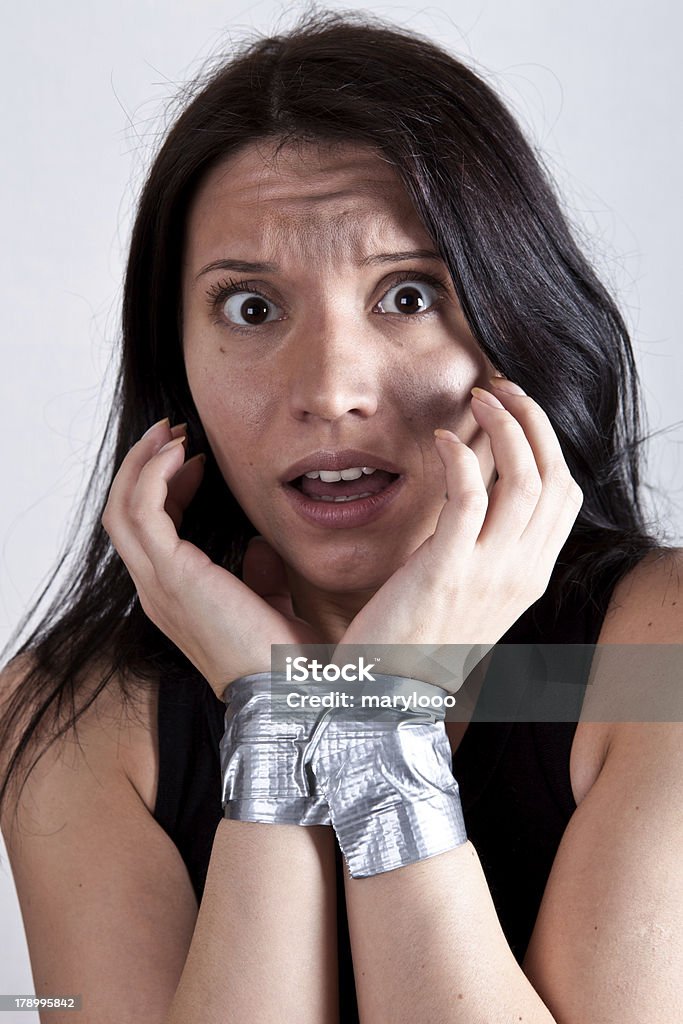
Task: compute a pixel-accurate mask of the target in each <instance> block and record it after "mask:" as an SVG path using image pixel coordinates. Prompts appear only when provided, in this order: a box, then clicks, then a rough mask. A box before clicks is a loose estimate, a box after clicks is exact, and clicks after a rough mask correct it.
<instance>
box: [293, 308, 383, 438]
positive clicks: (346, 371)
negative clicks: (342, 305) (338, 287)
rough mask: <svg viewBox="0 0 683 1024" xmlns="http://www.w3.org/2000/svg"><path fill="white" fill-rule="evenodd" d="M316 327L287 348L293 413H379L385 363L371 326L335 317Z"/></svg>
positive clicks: (323, 416)
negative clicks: (380, 388) (372, 335)
mask: <svg viewBox="0 0 683 1024" xmlns="http://www.w3.org/2000/svg"><path fill="white" fill-rule="evenodd" d="M316 327H317V329H316V328H312V329H310V330H307V331H306V332H305V333H302V335H301V336H300V337H297V338H295V339H292V348H289V347H288V352H287V355H286V360H287V371H288V374H287V375H288V383H289V388H288V391H289V404H290V411H291V414H292V416H293V417H294V418H295V419H298V420H308V419H320V420H326V421H328V422H333V421H335V420H338V419H340V418H341V417H343V416H345V415H346V414H347V413H350V414H353V415H354V416H360V417H362V418H367V417H369V416H372V415H374V413H375V412H376V411H377V406H378V383H379V378H380V374H381V367H380V366H379V365H378V355H377V354H376V352H375V349H374V348H373V345H372V341H371V338H370V337H369V334H368V331H367V328H365V330H364V329H363V326H362V325H360V324H358V323H356V324H353V323H350V322H349V320H348V319H344V318H340V317H333V316H332V315H330V316H328V317H326V318H325V319H324V320H323V321H321V320H318V322H317V325H316ZM370 333H371V332H370Z"/></svg>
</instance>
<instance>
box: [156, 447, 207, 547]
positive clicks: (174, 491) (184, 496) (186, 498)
mask: <svg viewBox="0 0 683 1024" xmlns="http://www.w3.org/2000/svg"><path fill="white" fill-rule="evenodd" d="M205 462H206V456H205V455H204V453H203V452H200V453H199V454H198V455H193V456H192V458H191V459H188V460H187V462H184V463H183V465H182V466H181V467H180V469H179V470H178V472H177V473H175V475H174V476H172V477H171V479H170V480H169V481H168V497H167V499H166V506H165V507H166V511H167V512H168V514H169V516H170V517H171V519H172V520H173V525H174V526H175V528H176V530H179V529H180V526H181V524H182V521H183V513H184V512H185V509H186V508H187V506H188V505H189V504H190V502H191V501H192V499H193V498H194V496H195V494H196V493H197V489H198V487H199V485H200V483H201V482H202V477H203V475H204V463H205Z"/></svg>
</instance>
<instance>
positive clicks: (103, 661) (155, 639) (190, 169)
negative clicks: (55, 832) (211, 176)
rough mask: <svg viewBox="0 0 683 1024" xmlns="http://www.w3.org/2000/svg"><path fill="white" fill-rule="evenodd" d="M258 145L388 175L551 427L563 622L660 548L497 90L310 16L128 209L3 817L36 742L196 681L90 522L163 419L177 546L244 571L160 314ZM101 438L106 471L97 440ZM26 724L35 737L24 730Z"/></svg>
mask: <svg viewBox="0 0 683 1024" xmlns="http://www.w3.org/2000/svg"><path fill="white" fill-rule="evenodd" d="M264 138H268V139H272V140H276V141H278V142H280V143H281V144H282V145H284V144H285V143H287V142H289V141H294V140H296V141H309V140H310V141H314V140H321V141H344V140H346V141H353V142H366V143H369V144H371V145H373V146H375V147H376V148H377V149H378V150H379V151H381V153H382V154H383V156H384V158H385V159H388V160H389V161H390V162H391V163H392V164H393V165H394V166H395V168H396V170H397V172H398V173H399V175H400V177H401V179H402V181H403V184H404V186H405V188H406V190H407V192H408V194H409V195H410V197H411V199H412V201H413V203H414V205H415V207H416V209H417V212H418V214H419V216H420V217H421V219H422V221H423V223H424V225H425V227H426V228H427V230H428V232H429V233H430V234H431V236H432V238H433V240H434V243H435V245H436V247H437V248H438V250H439V252H440V254H441V256H442V258H443V259H444V260H445V262H446V264H447V266H448V268H449V270H450V273H451V275H452V279H453V282H454V285H455V288H456V290H457V294H458V297H459V300H460V303H461V305H462V309H463V311H464V313H465V316H466V318H467V320H468V322H469V326H470V328H471V330H472V332H473V335H474V337H475V338H476V340H477V342H478V344H479V345H480V347H481V349H482V351H483V352H484V353H485V354H486V355H487V356H488V358H489V359H490V360H491V362H492V363H493V365H494V366H495V367H496V368H497V369H498V370H499V371H500V372H502V373H503V374H505V375H506V376H508V377H510V378H511V379H513V380H515V381H518V382H519V383H520V385H521V386H522V387H523V388H524V389H525V390H526V391H527V392H528V393H529V394H530V395H531V396H532V397H533V398H534V399H535V400H536V401H537V402H538V403H539V404H540V405H541V406H542V408H544V409H545V410H546V412H547V413H548V415H549V417H550V420H551V422H552V424H553V426H554V428H555V430H556V432H557V435H558V437H559V440H560V443H561V445H562V448H563V451H564V455H565V458H566V460H567V463H568V465H569V468H570V470H571V472H572V474H573V476H574V477H575V478H576V480H577V481H578V482H579V484H580V485H581V487H582V489H583V492H584V495H585V498H584V503H583V508H582V509H581V512H580V514H579V517H578V520H577V522H576V524H575V527H574V529H573V531H572V533H571V536H570V537H569V539H568V541H567V543H566V545H565V547H564V548H563V551H562V552H561V555H560V558H559V559H558V562H557V565H556V567H555V571H554V573H553V578H552V580H551V584H550V589H551V590H552V594H551V597H552V599H553V600H554V602H555V605H556V607H557V608H559V607H560V604H561V600H562V595H563V594H564V593H565V592H566V589H567V588H568V587H578V588H580V589H581V590H583V591H584V592H585V595H586V598H587V599H590V594H591V588H592V586H593V585H594V584H595V582H596V581H597V579H598V577H600V578H601V580H602V581H603V585H604V581H605V580H607V581H608V582H609V581H611V582H616V581H617V580H618V578H620V577H621V576H622V575H624V574H625V573H626V572H627V571H628V569H629V568H630V567H632V566H633V565H634V564H635V563H636V562H637V561H638V560H639V559H640V558H641V557H642V556H643V555H644V554H646V553H647V552H648V551H650V550H652V549H655V548H656V547H657V541H656V540H655V538H654V537H653V536H651V535H650V533H649V532H648V526H647V524H646V522H645V518H644V514H643V509H642V506H641V504H640V502H641V497H640V489H641V484H640V479H639V457H640V451H639V448H640V445H641V443H642V436H641V432H640V416H641V411H640V399H639V395H638V386H637V377H636V371H635V363H634V357H633V352H632V349H631V344H630V341H629V337H628V332H627V329H626V326H625V324H624V321H623V319H622V317H621V315H620V313H619V311H618V310H617V308H616V306H615V304H614V302H613V300H612V299H611V298H610V296H609V295H608V294H607V292H606V290H605V288H604V287H603V285H602V284H601V283H600V281H599V280H598V279H597V277H596V275H595V273H594V271H593V269H592V268H591V267H590V265H589V264H588V262H587V261H586V259H585V258H584V256H583V255H582V254H581V252H580V251H579V249H578V248H577V245H576V243H575V241H574V240H573V238H572V234H571V231H570V228H569V226H568V224H567V221H566V219H565V217H564V215H563V213H562V211H561V208H560V204H559V202H558V199H557V197H556V195H555V193H554V191H553V188H552V186H551V184H550V182H549V180H548V179H547V176H546V173H545V172H544V170H543V168H542V166H541V163H540V162H539V160H538V158H537V157H536V155H535V154H534V151H533V148H532V146H531V145H530V143H529V142H528V141H527V140H526V138H525V137H524V135H523V133H522V132H521V130H520V128H519V127H518V125H517V124H516V122H515V120H514V119H513V117H512V116H511V114H510V113H509V112H508V110H507V109H506V107H505V106H504V104H503V103H502V102H501V100H500V99H499V98H498V97H497V96H496V94H495V93H494V92H493V91H492V90H491V88H490V87H489V86H488V85H487V84H485V82H484V81H482V79H481V78H480V77H478V76H477V75H476V74H475V73H474V72H473V71H472V70H470V69H469V68H468V67H466V66H465V65H464V64H463V63H461V62H459V61H458V60H456V59H455V58H454V57H452V56H451V55H450V54H448V53H447V52H445V51H444V50H442V49H439V48H438V47H437V46H435V45H434V44H433V43H432V42H430V41H429V40H427V39H425V38H423V37H421V36H420V35H418V34H416V33H415V32H412V30H411V31H410V32H407V31H406V30H404V29H400V30H399V29H398V28H397V27H396V26H392V25H390V24H387V23H386V22H384V21H382V20H380V19H377V18H375V17H373V16H370V15H368V14H366V13H359V12H344V13H339V12H329V11H322V12H320V11H317V10H315V9H314V10H313V11H312V12H310V11H309V12H307V13H306V14H304V16H303V18H301V19H300V20H299V22H298V23H297V25H296V26H295V27H294V29H292V30H290V31H288V32H286V33H284V34H281V35H277V36H273V37H270V38H258V39H256V41H252V42H250V43H248V44H246V45H244V46H243V47H242V48H241V49H240V50H239V51H238V52H237V54H236V55H233V56H231V57H230V59H228V60H227V61H223V62H222V63H221V65H220V66H219V67H218V68H217V69H216V68H213V69H212V70H211V72H210V74H209V75H208V77H207V78H202V80H201V81H200V82H198V83H197V85H196V88H195V90H194V94H193V95H192V96H191V98H190V100H189V102H188V103H187V104H186V106H185V109H184V110H183V112H182V114H181V115H180V116H179V117H178V119H177V120H176V122H175V124H174V125H173V127H172V128H171V130H170V132H169V133H168V135H167V137H166V139H165V141H164V142H163V145H162V146H161V148H160V150H159V152H158V154H157V156H156V158H155V160H154V163H153V166H152V168H151V171H150V173H149V175H148V177H147V180H146V182H145V184H144V186H143V188H142V192H141V195H140V198H139V203H138V207H137V216H136V219H135V224H134V228H133V233H132V240H131V245H130V255H129V259H128V265H127V271H126V278H125V290H124V297H123V331H122V354H121V367H120V371H119V376H118V380H117V385H116V389H115V396H114V402H113V406H112V410H111V414H110V417H109V422H108V425H107V431H106V436H105V441H104V442H103V446H102V448H101V450H100V453H99V455H98V460H97V463H96V466H95V470H94V472H93V475H92V477H91V479H90V482H89V484H88V491H89V492H91V493H93V494H95V495H96V496H97V501H98V502H99V504H98V505H97V507H94V508H93V511H94V516H93V522H92V527H91V530H90V534H89V536H88V537H87V540H85V542H84V544H83V547H82V550H80V551H79V552H78V553H77V554H76V556H75V559H74V567H73V568H72V570H71V572H70V575H69V578H68V579H67V580H66V582H65V583H64V584H63V585H62V587H61V589H60V590H59V592H58V593H57V595H56V597H55V598H54V600H53V601H52V603H51V605H50V607H49V608H48V610H47V612H46V613H45V614H44V615H43V617H42V620H41V621H40V623H39V625H38V626H37V627H35V628H34V630H33V632H32V634H31V635H30V636H29V638H28V639H27V640H26V641H25V642H24V643H23V645H22V646H21V648H20V649H19V650H18V651H17V652H16V655H15V657H19V656H21V655H26V656H27V657H26V658H25V659H24V660H23V661H22V662H20V663H21V664H26V665H27V666H28V667H30V671H27V673H26V675H25V677H24V678H23V679H22V680H21V682H20V684H19V685H18V686H17V687H16V688H15V689H14V691H13V692H14V695H13V698H12V700H11V701H10V703H9V705H8V707H7V708H6V711H5V715H4V720H3V730H2V731H1V732H0V749H3V748H6V744H7V742H8V738H9V737H11V736H14V737H15V744H16V749H15V750H14V754H13V757H12V759H11V762H10V766H9V770H8V773H7V775H6V778H5V780H4V783H3V786H2V790H1V791H0V804H1V801H2V800H4V798H5V794H6V790H7V783H8V781H9V777H10V775H11V774H12V773H13V772H15V769H16V768H17V765H18V764H19V761H20V759H21V758H22V756H23V755H24V753H25V752H26V751H28V749H29V747H28V744H29V740H30V738H31V736H32V735H33V734H34V733H35V732H36V731H37V730H38V727H39V726H40V729H39V731H40V733H41V734H44V735H46V736H47V741H48V744H47V745H49V744H50V743H51V742H53V741H54V739H56V738H57V736H59V735H61V734H62V733H64V732H66V731H67V729H69V728H70V727H71V726H73V725H74V724H75V722H76V721H77V719H78V718H79V717H80V715H81V714H82V713H83V712H84V711H85V710H86V709H87V707H89V705H90V703H91V702H92V701H93V700H94V699H95V698H96V697H97V695H98V694H99V692H100V691H101V690H102V689H103V687H104V686H106V685H107V683H108V682H109V680H110V679H112V678H113V677H114V676H116V677H117V679H119V680H120V681H121V685H122V688H123V692H124V696H126V699H127V695H128V694H130V693H131V692H132V690H131V689H130V688H131V686H132V687H134V686H135V685H136V684H139V685H144V684H146V683H148V682H149V681H151V680H153V679H155V678H157V676H158V674H159V673H160V672H163V673H164V674H165V675H166V676H170V677H171V678H179V677H181V676H183V677H187V676H188V674H189V675H192V674H195V675H197V676H198V673H197V672H196V669H195V668H194V667H193V666H192V665H191V664H190V663H189V662H188V661H187V660H186V659H185V657H184V655H182V654H181V652H180V651H179V650H178V649H177V648H176V647H175V646H174V645H173V644H172V643H171V642H170V641H169V640H168V639H167V638H166V637H165V636H164V635H163V634H162V633H161V632H160V631H159V630H158V629H157V628H156V627H155V626H154V625H153V624H152V623H151V622H150V621H149V620H148V619H147V618H146V616H145V614H144V613H143V611H142V609H141V607H140V603H139V601H138V600H137V597H136V593H135V588H134V586H133V583H132V580H131V578H130V576H129V574H128V571H127V570H126V567H125V566H124V564H123V563H122V561H121V559H120V558H119V556H118V554H117V553H116V551H115V550H113V548H112V546H111V544H110V542H109V538H108V537H107V535H106V533H105V532H104V530H103V528H102V525H101V521H100V520H101V516H102V512H103V508H104V504H105V503H106V499H107V494H108V491H109V487H110V484H111V481H112V479H113V476H114V474H115V472H116V471H117V469H118V467H119V465H120V463H121V461H122V460H123V458H124V456H125V455H126V453H127V452H128V451H129V449H130V448H131V446H132V445H133V444H134V443H135V441H136V440H137V439H138V438H139V436H140V435H141V434H142V433H143V432H144V430H145V429H146V428H147V427H148V426H149V425H150V424H151V423H153V422H154V421H156V420H158V419H160V418H161V417H163V416H165V415H168V416H170V418H171V422H172V423H174V422H179V421H187V423H188V439H189V452H190V454H192V452H193V451H198V450H201V451H205V452H206V453H207V463H206V468H205V473H204V479H203V482H202V484H201V487H200V489H199V491H198V493H197V495H196V497H195V499H194V500H193V502H192V504H191V506H190V508H189V509H188V512H187V514H186V517H185V520H184V522H183V525H182V535H183V536H184V537H187V538H188V539H190V540H192V541H193V542H194V543H196V544H197V545H198V546H199V547H201V548H202V549H203V550H204V551H205V552H206V553H207V554H208V555H209V556H210V557H211V558H212V559H213V560H214V561H215V562H216V563H218V564H220V565H223V566H224V567H225V568H227V569H229V570H230V571H231V572H234V573H238V574H239V573H240V571H241V564H242V557H243V554H244V551H245V548H246V544H247V542H248V540H249V538H250V537H252V536H253V535H254V534H255V533H256V530H255V529H254V527H253V526H252V524H251V523H250V522H249V520H248V519H247V517H246V516H245V514H244V512H243V511H242V509H241V508H240V506H239V505H238V504H237V501H236V500H235V498H234V497H233V495H232V494H231V492H230V491H229V489H228V487H227V485H226V484H225V482H224V480H223V478H222V476H221V474H220V472H219V470H218V468H217V465H216V463H215V461H214V459H213V457H212V455H211V451H210V448H209V446H208V444H207V442H206V438H205V436H204V432H203V429H202V424H201V423H200V421H199V417H198V415H197V411H196V409H195V406H194V403H193V401H192V398H191V395H190V392H189V388H188V384H187V379H186V375H185V369H184V364H183V356H182V348H181V337H180V329H179V324H180V320H181V318H180V315H179V313H180V310H179V304H180V299H178V306H176V307H175V308H174V307H173V304H172V303H169V302H168V296H169V295H173V296H178V297H180V295H181V287H180V274H181V253H182V247H183V240H184V229H185V221H186V213H187V209H188V204H189V202H190V200H191V199H192V197H193V195H194V194H195V192H196V190H197V187H198V184H199V182H200V181H201V180H202V179H203V177H204V176H205V175H206V173H207V171H208V170H209V169H210V168H211V167H212V165H214V164H215V162H216V161H218V160H219V159H222V158H224V157H225V156H226V155H227V154H229V153H230V152H231V151H234V150H236V148H237V147H240V146H243V145H244V144H245V143H247V142H250V141H252V140H256V139H264ZM114 436H115V438H116V440H115V450H114V452H113V453H110V451H109V449H108V447H107V438H110V437H111V438H113V437H114ZM61 566H62V563H61V562H60V564H59V565H58V566H57V568H56V569H55V571H54V573H53V574H52V576H51V578H50V580H49V582H48V584H47V586H46V588H45V590H44V591H43V594H41V596H40V598H39V600H38V602H36V604H35V605H34V606H33V608H32V609H31V610H30V611H29V612H28V614H27V616H26V617H25V619H24V621H23V622H22V623H21V624H20V626H19V628H18V631H17V633H20V632H21V631H23V629H24V628H25V627H26V624H27V623H28V622H29V621H30V619H31V617H32V616H33V614H34V613H35V612H36V609H37V608H38V606H39V604H40V603H41V602H42V599H43V597H44V596H45V594H46V593H47V592H48V590H49V589H50V587H51V586H52V584H53V582H54V580H55V578H56V576H57V574H58V573H59V570H60V568H61ZM95 667H96V670H95ZM94 670H95V675H96V676H97V675H98V672H99V676H100V678H98V680H97V685H96V686H94V687H93V686H89V687H88V693H87V695H86V694H85V693H84V689H83V687H82V686H81V685H80V684H79V682H78V681H79V680H83V679H86V678H88V673H90V677H89V678H90V681H91V682H92V673H93V671H94ZM100 670H101V671H100ZM76 694H78V695H79V697H80V705H81V706H80V707H78V708H77V707H76V703H75V695H76ZM86 696H87V699H84V697H86ZM27 709H29V710H30V711H31V712H32V717H30V721H28V724H25V725H24V726H22V729H21V730H18V729H17V725H16V723H17V722H18V721H19V720H22V722H25V721H26V717H25V716H26V711H27ZM18 736H20V739H19V738H18ZM41 752H42V751H41ZM36 759H37V758H36ZM33 763H35V761H34V762H33ZM32 766H33V765H31V767H32ZM29 771H30V768H29ZM26 774H27V775H28V772H27V773H26Z"/></svg>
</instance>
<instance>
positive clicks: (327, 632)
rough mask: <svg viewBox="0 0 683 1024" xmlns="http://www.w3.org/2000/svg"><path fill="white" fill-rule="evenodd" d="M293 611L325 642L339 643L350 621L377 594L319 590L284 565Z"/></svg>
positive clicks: (356, 591) (366, 591)
mask: <svg viewBox="0 0 683 1024" xmlns="http://www.w3.org/2000/svg"><path fill="white" fill-rule="evenodd" d="M287 578H288V581H289V585H290V592H291V595H292V606H293V608H294V614H295V615H298V616H299V617H300V618H302V619H304V620H305V621H306V622H308V623H310V625H311V626H312V627H313V629H314V630H315V632H316V634H317V635H318V636H319V637H320V642H321V643H325V644H338V643H339V642H340V641H341V639H342V637H343V636H344V633H345V632H346V629H347V627H348V626H349V623H351V622H352V621H353V619H354V618H355V617H356V615H357V614H358V612H359V611H360V610H361V608H362V607H363V606H364V605H366V604H367V603H368V601H369V600H370V598H371V597H372V596H373V594H374V593H376V591H375V590H355V591H351V592H349V593H347V594H340V593H333V592H331V591H329V590H321V589H320V588H319V587H316V586H314V585H313V584H311V583H309V581H308V580H305V579H303V577H301V576H299V575H298V574H297V573H296V572H295V571H294V570H292V569H290V568H289V567H287Z"/></svg>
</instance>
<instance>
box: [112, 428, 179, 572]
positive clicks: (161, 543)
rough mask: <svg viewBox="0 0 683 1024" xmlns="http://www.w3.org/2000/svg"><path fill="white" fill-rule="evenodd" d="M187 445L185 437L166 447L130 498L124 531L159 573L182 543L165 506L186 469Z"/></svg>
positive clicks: (148, 464)
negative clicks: (174, 483) (172, 484)
mask: <svg viewBox="0 0 683 1024" xmlns="http://www.w3.org/2000/svg"><path fill="white" fill-rule="evenodd" d="M185 442H186V438H185V437H176V438H173V440H171V441H169V442H168V443H167V444H165V445H163V446H162V447H161V448H160V449H159V451H158V452H156V453H155V454H154V455H153V456H152V457H151V459H149V460H148V462H146V463H145V465H144V466H143V467H142V469H141V470H140V472H139V474H138V479H137V483H136V484H135V486H134V488H133V489H132V492H131V493H130V495H129V496H128V503H127V504H128V507H127V515H126V516H125V519H124V528H125V527H127V529H128V531H129V532H131V533H132V534H133V535H134V537H135V539H136V540H137V541H138V543H139V544H140V545H141V546H142V548H143V550H144V552H145V553H146V555H147V557H148V558H149V560H150V561H151V563H152V565H153V567H154V569H155V571H157V572H158V573H162V572H163V569H164V566H165V565H167V564H168V562H169V560H170V559H172V558H173V555H174V554H175V552H176V550H177V548H178V545H179V544H180V543H181V540H180V538H179V536H178V531H177V529H176V527H175V524H174V522H173V519H172V518H171V516H170V515H169V514H168V512H167V511H166V502H167V500H168V496H169V482H170V481H171V479H172V478H173V477H174V476H175V474H176V473H177V472H178V471H179V470H180V468H181V466H183V465H184V458H185V447H184V445H185Z"/></svg>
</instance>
